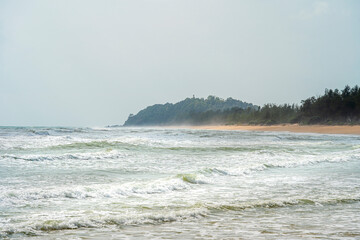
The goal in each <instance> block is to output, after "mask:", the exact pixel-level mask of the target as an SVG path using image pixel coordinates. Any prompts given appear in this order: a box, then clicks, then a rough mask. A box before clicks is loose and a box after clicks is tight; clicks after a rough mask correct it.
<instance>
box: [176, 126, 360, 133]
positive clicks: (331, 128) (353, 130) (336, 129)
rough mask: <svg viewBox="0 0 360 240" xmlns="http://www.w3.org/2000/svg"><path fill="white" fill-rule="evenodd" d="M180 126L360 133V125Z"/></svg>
mask: <svg viewBox="0 0 360 240" xmlns="http://www.w3.org/2000/svg"><path fill="white" fill-rule="evenodd" d="M179 128H191V129H207V130H246V131H278V132H298V133H323V134H355V135H360V125H354V126H350V125H336V126H329V125H298V124H284V125H271V126H260V125H204V126H179Z"/></svg>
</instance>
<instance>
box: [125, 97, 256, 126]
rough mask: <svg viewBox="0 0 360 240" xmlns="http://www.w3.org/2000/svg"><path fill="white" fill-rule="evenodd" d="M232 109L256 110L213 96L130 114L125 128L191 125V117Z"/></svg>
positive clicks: (158, 105)
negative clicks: (133, 126) (132, 126)
mask: <svg viewBox="0 0 360 240" xmlns="http://www.w3.org/2000/svg"><path fill="white" fill-rule="evenodd" d="M232 108H240V109H248V108H249V109H257V108H258V106H254V105H252V104H251V103H246V102H242V101H239V100H236V99H233V98H228V99H226V100H223V99H220V98H218V97H215V96H209V97H208V98H207V99H204V98H195V97H193V98H186V99H185V100H183V101H181V102H178V103H176V104H172V103H166V104H156V105H153V106H150V107H147V108H145V109H143V110H141V111H140V112H139V113H138V114H136V115H132V114H130V116H129V118H128V120H127V121H126V122H125V124H124V125H125V126H131V125H174V124H193V123H194V121H193V117H195V116H196V115H197V114H199V113H206V112H210V111H217V112H218V113H219V114H221V113H222V112H223V111H226V110H228V109H232Z"/></svg>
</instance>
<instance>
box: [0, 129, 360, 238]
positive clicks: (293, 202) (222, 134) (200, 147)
mask: <svg viewBox="0 0 360 240" xmlns="http://www.w3.org/2000/svg"><path fill="white" fill-rule="evenodd" d="M359 163H360V137H359V136H351V135H348V136H345V135H320V134H293V133H279V132H277V133H271V132H267V133H266V132H241V131H206V130H181V129H159V128H103V129H91V128H9V127H7V128H5V127H3V128H0V238H5V239H6V238H10V239H16V238H34V239H56V238H61V239H76V238H78V239H81V238H85V239H103V238H106V239H119V238H137V239H138V238H144V239H148V238H173V239H175V238H200V239H219V238H222V239H224V238H225V239H226V238H230V239H231V238H242V239H254V238H255V239H313V238H317V239H318V238H320V239H321V238H323V239H342V238H343V239H349V238H350V239H351V238H360V231H359V229H360V214H358V213H359V212H360V211H359V210H360V164H359Z"/></svg>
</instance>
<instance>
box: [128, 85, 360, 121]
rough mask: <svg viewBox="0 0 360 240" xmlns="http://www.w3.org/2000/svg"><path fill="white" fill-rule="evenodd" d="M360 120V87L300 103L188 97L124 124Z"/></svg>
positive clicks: (148, 110)
mask: <svg viewBox="0 0 360 240" xmlns="http://www.w3.org/2000/svg"><path fill="white" fill-rule="evenodd" d="M286 123H292V124H295V123H298V124H304V125H305V124H326V125H337V124H340V125H342V124H360V89H359V87H358V86H357V85H356V86H354V87H353V88H350V87H349V86H345V88H344V89H343V90H338V89H335V90H331V89H330V90H328V89H326V90H325V93H324V94H323V95H322V96H318V97H310V98H307V99H305V100H302V101H301V104H300V105H297V104H280V105H277V104H265V105H264V106H263V107H259V106H256V105H253V104H251V103H246V102H242V101H239V100H235V99H232V98H228V99H226V100H223V99H221V98H218V97H215V96H209V97H208V98H207V99H203V98H195V97H193V98H187V99H185V100H183V101H181V102H178V103H176V104H171V103H166V104H156V105H153V106H150V107H147V108H146V109H143V110H141V111H140V112H139V113H138V114H136V115H132V114H130V116H129V118H128V119H127V121H126V122H125V123H124V126H155V125H157V126H161V125H207V124H224V125H234V124H249V125H273V124H286Z"/></svg>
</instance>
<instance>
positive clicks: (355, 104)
mask: <svg viewBox="0 0 360 240" xmlns="http://www.w3.org/2000/svg"><path fill="white" fill-rule="evenodd" d="M301 103H302V105H301V107H300V113H299V116H300V122H301V123H304V124H320V123H321V124H324V123H325V124H344V123H346V124H353V123H354V124H355V123H359V122H360V89H359V87H358V86H357V85H356V86H355V87H353V88H350V87H349V86H345V88H344V90H342V91H341V92H340V91H339V90H338V89H335V90H334V91H333V90H328V89H326V90H325V94H324V95H323V96H320V97H317V98H315V97H311V98H308V99H306V100H303V101H302V102H301Z"/></svg>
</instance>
